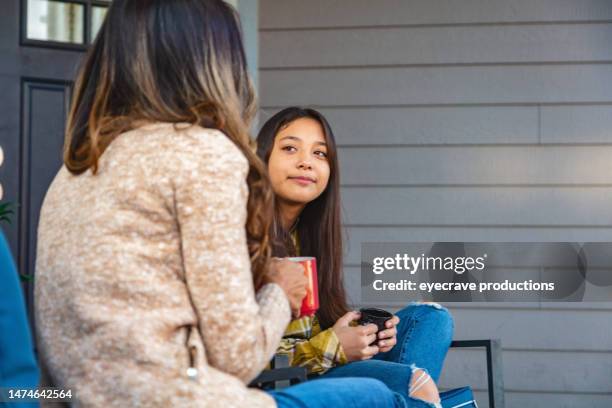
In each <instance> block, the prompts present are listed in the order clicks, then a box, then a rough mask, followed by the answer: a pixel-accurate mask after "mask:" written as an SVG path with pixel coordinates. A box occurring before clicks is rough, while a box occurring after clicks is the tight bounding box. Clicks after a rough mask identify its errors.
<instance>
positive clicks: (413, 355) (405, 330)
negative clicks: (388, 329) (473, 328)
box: [319, 303, 453, 408]
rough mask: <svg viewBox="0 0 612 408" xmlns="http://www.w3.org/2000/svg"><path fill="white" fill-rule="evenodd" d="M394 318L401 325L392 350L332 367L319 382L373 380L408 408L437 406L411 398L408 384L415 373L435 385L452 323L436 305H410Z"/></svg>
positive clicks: (444, 311)
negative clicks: (370, 357)
mask: <svg viewBox="0 0 612 408" xmlns="http://www.w3.org/2000/svg"><path fill="white" fill-rule="evenodd" d="M396 315H397V316H399V318H400V323H399V325H398V326H397V344H396V345H395V346H394V347H393V348H392V349H391V350H389V351H388V352H386V353H379V354H377V355H376V356H374V357H373V358H372V359H370V360H364V361H354V362H350V363H348V364H345V365H342V366H337V367H334V368H332V369H331V370H329V371H328V372H326V373H325V374H323V375H321V376H320V377H319V378H321V379H323V378H341V377H369V378H375V379H378V380H380V381H382V382H383V383H385V384H386V385H387V387H389V388H390V389H391V390H392V391H394V392H396V393H398V394H400V395H402V396H403V397H404V401H405V403H406V405H405V406H406V407H407V408H413V407H414V408H420V407H435V406H439V405H434V404H431V403H429V402H425V401H423V400H421V399H417V398H414V397H412V396H410V395H409V390H408V384H412V383H411V382H410V380H411V377H412V375H413V372H414V371H415V370H416V369H422V370H424V371H425V372H428V373H429V375H431V377H432V379H433V380H434V381H435V382H436V383H437V382H438V379H439V378H440V373H441V371H442V365H443V363H444V358H445V357H446V353H447V352H448V348H449V347H450V343H451V341H452V337H453V319H452V317H451V315H450V313H449V312H448V311H447V310H446V308H444V307H442V306H440V305H437V304H421V303H412V304H410V305H409V306H407V307H405V308H403V309H402V310H400V311H399V312H397V313H396ZM417 374H419V373H418V372H417ZM415 380H419V379H415ZM417 382H419V381H415V383H417ZM412 388H414V387H412ZM410 393H412V392H410Z"/></svg>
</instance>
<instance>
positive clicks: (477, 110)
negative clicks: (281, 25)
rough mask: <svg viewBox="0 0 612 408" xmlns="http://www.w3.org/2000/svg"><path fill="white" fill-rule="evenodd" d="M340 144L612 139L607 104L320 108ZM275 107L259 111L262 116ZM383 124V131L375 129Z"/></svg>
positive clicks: (598, 141)
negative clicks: (331, 125) (332, 127)
mask: <svg viewBox="0 0 612 408" xmlns="http://www.w3.org/2000/svg"><path fill="white" fill-rule="evenodd" d="M321 111H322V112H323V113H324V114H325V115H326V117H327V118H328V120H329V121H330V123H333V125H334V134H335V136H336V139H337V141H338V144H339V145H340V146H368V145H372V146H389V147H396V146H398V145H406V146H412V145H417V146H419V145H495V146H498V145H513V144H521V145H533V144H542V145H549V144H564V145H576V144H610V143H612V103H610V104H605V105H562V106H536V105H530V106H468V107H466V106H442V107H441V106H433V107H376V106H372V107H350V108H334V107H327V108H323V109H321ZM275 112H276V109H264V110H262V115H261V118H262V121H264V120H265V119H267V118H269V117H270V116H272V115H273V114H274V113H275ZM381 129H383V130H384V131H381Z"/></svg>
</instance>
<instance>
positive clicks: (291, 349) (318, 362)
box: [276, 316, 347, 374]
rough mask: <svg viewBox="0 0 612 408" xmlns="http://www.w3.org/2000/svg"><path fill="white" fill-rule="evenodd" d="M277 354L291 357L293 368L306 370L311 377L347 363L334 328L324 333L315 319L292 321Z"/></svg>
mask: <svg viewBox="0 0 612 408" xmlns="http://www.w3.org/2000/svg"><path fill="white" fill-rule="evenodd" d="M276 352H277V353H279V354H286V355H288V356H289V363H290V365H292V366H302V367H306V369H307V370H308V374H323V373H324V372H326V371H327V370H329V369H330V368H332V367H334V366H336V365H339V364H346V363H347V360H346V355H345V354H344V350H342V346H341V345H340V341H338V337H337V336H336V333H334V331H333V329H332V328H331V327H330V328H329V329H326V330H323V331H322V330H321V326H320V325H319V321H318V319H317V317H316V316H314V317H312V316H304V317H300V318H299V319H296V320H293V321H291V323H289V326H287V330H285V334H284V336H283V339H282V340H281V344H280V346H279V347H278V350H277V351H276Z"/></svg>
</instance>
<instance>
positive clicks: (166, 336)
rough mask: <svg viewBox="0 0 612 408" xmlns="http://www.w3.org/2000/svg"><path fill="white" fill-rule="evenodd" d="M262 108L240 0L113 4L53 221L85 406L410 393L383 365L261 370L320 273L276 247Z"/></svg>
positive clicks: (71, 374) (364, 402) (39, 291)
mask: <svg viewBox="0 0 612 408" xmlns="http://www.w3.org/2000/svg"><path fill="white" fill-rule="evenodd" d="M254 112H255V96H254V93H253V88H252V86H251V82H250V79H249V77H248V74H247V67H246V63H245V56H244V50H243V47H242V41H241V38H240V27H239V22H238V17H237V14H236V12H235V11H234V10H233V9H232V8H231V6H229V5H228V4H226V3H225V2H224V1H222V0H181V1H168V0H149V1H142V0H114V1H113V2H112V3H111V5H110V8H109V11H108V14H107V17H106V20H105V21H104V23H103V25H102V28H101V30H100V34H99V35H98V37H97V38H96V40H95V42H94V43H93V44H92V48H91V50H90V52H89V53H88V55H87V57H86V59H85V62H84V64H83V67H82V69H81V71H80V74H79V78H78V80H77V82H76V85H75V91H74V97H73V106H72V109H71V112H70V117H69V121H68V126H67V135H66V143H65V155H64V166H63V167H62V168H61V169H60V171H59V173H58V174H57V176H56V177H55V179H54V181H53V183H52V185H51V187H50V188H49V191H48V192H47V195H46V197H45V200H44V204H43V206H42V211H41V217H40V224H39V230H38V233H39V235H38V237H39V240H38V254H37V265H36V294H35V295H36V299H35V306H36V319H37V329H38V339H39V350H40V357H41V360H42V361H43V364H44V365H45V366H46V368H47V369H48V373H49V376H50V378H49V380H50V381H51V382H52V383H54V384H55V386H57V387H59V388H62V389H65V390H68V389H69V390H71V392H72V397H73V399H72V402H73V403H74V405H76V406H87V407H94V408H95V407H105V408H106V407H217V406H223V407H253V408H256V407H260V408H274V407H277V406H278V407H280V408H287V407H299V408H308V407H315V408H319V407H328V406H330V405H333V406H342V407H364V408H365V407H378V408H384V407H405V404H402V403H401V402H402V401H403V400H402V399H401V396H399V395H396V394H394V393H393V392H392V391H390V390H389V389H388V388H387V387H386V386H385V385H384V384H383V383H382V382H380V381H376V380H373V379H330V380H327V381H326V382H323V381H321V382H320V384H317V383H316V382H311V383H305V384H300V385H297V386H295V387H290V388H287V389H286V390H283V391H272V392H270V393H266V392H263V391H260V390H256V389H250V388H247V386H246V385H245V384H248V383H249V382H250V381H251V380H252V379H253V378H254V377H255V376H256V375H257V374H258V373H259V372H260V371H261V369H262V368H263V367H264V366H265V365H266V363H267V362H268V361H269V359H270V357H271V356H272V355H273V354H274V352H275V350H276V348H277V345H278V342H279V341H280V339H281V336H282V333H283V331H284V329H285V327H286V326H287V324H288V323H289V320H290V316H291V309H293V310H294V311H295V310H299V305H300V302H301V299H302V297H303V296H304V294H305V289H304V288H305V284H306V282H305V278H304V276H303V272H302V269H301V267H300V266H299V265H296V264H291V262H289V261H284V262H276V263H271V262H270V248H269V246H268V244H267V243H268V241H269V240H268V233H269V225H270V224H271V219H272V201H271V199H272V197H273V195H272V191H271V188H270V185H269V182H268V179H267V176H266V169H265V166H264V165H263V163H262V162H261V160H259V159H258V158H257V156H256V155H255V153H254V152H253V150H252V148H251V145H252V143H251V140H250V137H249V134H248V129H249V127H250V122H251V118H252V117H253V113H254ZM245 226H246V231H245ZM51 404H54V403H53V402H51Z"/></svg>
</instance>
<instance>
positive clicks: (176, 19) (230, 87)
mask: <svg viewBox="0 0 612 408" xmlns="http://www.w3.org/2000/svg"><path fill="white" fill-rule="evenodd" d="M255 112H256V99H255V92H254V88H253V86H252V83H251V80H250V78H249V75H248V71H247V64H246V58H245V53H244V48H243V45H242V38H241V32H240V21H239V18H238V14H237V12H236V11H235V10H234V9H233V8H232V7H231V6H230V5H228V4H227V3H225V2H224V1H222V0H172V1H168V0H146V1H144V0H114V1H113V2H112V3H111V5H110V8H109V10H108V13H107V15H106V18H105V20H104V22H103V24H102V27H101V28H100V31H99V33H98V36H97V37H96V39H95V41H94V43H93V44H92V46H91V48H90V50H89V52H88V54H87V56H86V57H85V60H84V62H83V65H82V66H81V69H80V71H79V75H78V78H77V81H76V84H75V89H74V98H73V102H72V107H71V110H70V114H69V118H68V125H67V130H66V139H65V144H64V164H65V165H66V167H67V169H68V170H69V171H70V172H72V173H73V174H75V175H78V174H82V173H84V172H86V171H92V172H93V173H94V174H95V173H96V171H97V170H98V160H99V159H100V156H101V155H102V154H103V153H104V150H105V149H106V148H107V147H108V146H109V145H110V143H111V142H112V141H113V139H114V138H115V137H116V136H118V135H119V134H121V133H123V132H126V131H128V130H130V129H133V128H135V127H137V126H138V125H139V124H143V123H146V122H170V123H184V122H186V123H190V124H193V125H199V126H202V127H205V128H214V129H219V130H221V131H222V132H224V133H225V135H226V136H227V137H228V138H229V139H230V140H231V141H232V142H233V143H234V144H235V145H236V146H237V147H238V148H239V149H240V151H241V152H242V153H243V154H244V155H245V157H246V158H247V160H248V162H249V173H248V176H247V183H248V186H249V198H248V203H247V210H248V218H247V222H246V231H247V238H248V242H249V253H250V256H251V265H252V271H253V280H254V285H255V287H256V288H257V287H259V286H260V285H261V284H262V283H263V280H264V276H265V273H266V272H267V269H268V261H269V259H270V256H271V248H270V245H269V240H268V239H269V231H270V225H271V224H272V219H273V213H272V209H273V192H272V188H271V186H270V183H269V180H268V178H267V171H266V167H265V164H264V163H263V162H262V161H261V160H260V159H259V157H257V155H256V154H255V144H254V141H253V140H252V139H251V138H250V134H249V128H250V126H251V122H252V119H253V117H254V114H255Z"/></svg>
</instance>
